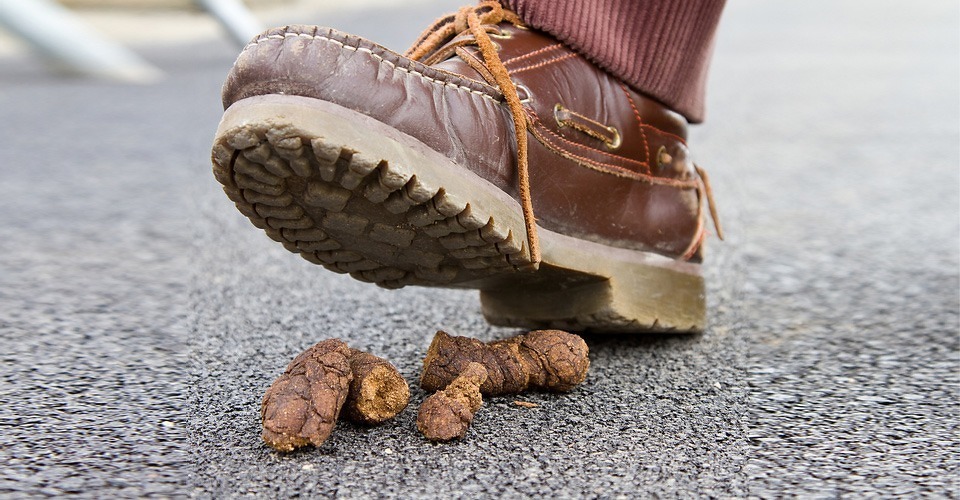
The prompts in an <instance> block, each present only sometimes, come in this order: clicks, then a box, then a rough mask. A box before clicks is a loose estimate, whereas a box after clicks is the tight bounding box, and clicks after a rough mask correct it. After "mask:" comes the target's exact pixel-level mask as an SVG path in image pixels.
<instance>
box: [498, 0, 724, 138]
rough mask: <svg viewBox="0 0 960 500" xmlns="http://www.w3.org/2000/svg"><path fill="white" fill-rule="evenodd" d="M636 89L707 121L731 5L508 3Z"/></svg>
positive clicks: (642, 0)
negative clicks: (714, 59)
mask: <svg viewBox="0 0 960 500" xmlns="http://www.w3.org/2000/svg"><path fill="white" fill-rule="evenodd" d="M501 2H503V3H504V5H506V6H507V7H509V8H511V9H512V10H514V11H515V12H516V13H517V14H519V16H520V18H521V19H523V21H524V22H525V23H527V24H529V25H530V26H532V27H534V28H537V29H540V30H543V31H546V32H547V33H550V34H551V35H553V36H555V37H556V38H557V39H559V40H560V41H562V42H564V43H565V44H567V45H569V46H570V47H571V48H573V49H574V50H576V51H577V52H580V53H581V54H583V55H584V56H586V57H587V58H588V59H590V60H592V61H593V62H594V63H596V64H597V65H598V66H600V67H601V68H603V69H605V70H607V71H609V72H610V73H611V74H613V75H614V76H616V77H618V78H620V79H621V80H623V81H624V82H626V83H627V84H628V85H630V86H631V87H633V88H634V89H636V90H637V91H638V92H641V93H643V94H645V95H648V96H650V97H653V98H655V99H657V100H659V101H661V102H663V103H664V104H666V105H667V106H669V107H670V108H671V109H673V110H674V111H676V112H678V113H680V114H682V115H683V116H685V117H686V118H687V120H689V121H691V122H693V123H699V122H701V121H703V115H704V110H703V108H704V91H705V88H706V80H707V67H708V66H709V63H710V56H711V53H712V51H713V37H714V33H715V32H716V28H717V24H718V22H719V21H720V13H721V11H722V10H723V5H724V2H725V0H501Z"/></svg>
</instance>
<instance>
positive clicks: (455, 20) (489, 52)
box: [406, 0, 540, 267]
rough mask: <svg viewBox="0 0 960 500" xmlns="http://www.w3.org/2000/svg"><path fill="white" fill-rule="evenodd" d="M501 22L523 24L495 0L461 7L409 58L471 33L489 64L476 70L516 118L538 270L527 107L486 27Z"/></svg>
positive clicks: (520, 173)
mask: <svg viewBox="0 0 960 500" xmlns="http://www.w3.org/2000/svg"><path fill="white" fill-rule="evenodd" d="M501 22H508V23H511V24H513V25H515V26H522V25H523V23H522V22H521V21H520V18H519V17H517V15H516V14H515V13H514V12H511V11H509V10H506V9H504V8H503V7H501V6H500V4H499V3H498V2H496V1H493V0H485V1H482V2H480V4H479V5H476V6H472V5H471V6H466V7H461V8H460V10H458V11H457V12H456V13H455V14H450V15H447V16H444V17H441V18H440V19H438V20H437V21H436V22H435V23H434V24H433V26H431V27H429V28H427V30H426V31H424V32H423V34H421V35H420V38H419V39H418V40H417V41H416V42H415V43H414V44H413V47H411V48H410V50H408V51H407V53H406V56H407V57H409V58H410V59H413V60H415V61H422V60H423V59H424V58H426V57H428V56H430V55H431V54H432V53H433V52H434V51H436V50H437V49H439V48H440V47H442V46H443V45H444V44H445V43H446V42H447V41H449V40H450V39H451V38H453V37H456V36H457V35H459V34H460V33H463V32H465V31H468V32H469V33H470V34H472V35H473V39H472V40H468V41H466V42H464V44H476V45H477V46H478V47H479V49H480V56H481V57H482V58H483V62H484V64H485V67H484V68H475V69H477V70H479V73H480V74H481V75H483V77H484V79H486V80H487V83H489V84H491V85H495V86H496V87H498V88H499V89H500V92H501V93H502V94H503V98H504V100H506V102H507V107H509V108H510V114H511V116H512V117H513V128H514V130H515V132H516V134H515V135H516V138H517V180H518V184H519V191H520V205H521V207H522V208H523V223H524V226H526V231H527V247H528V248H529V250H530V261H531V264H532V265H533V266H534V267H537V266H539V264H540V239H539V238H538V237H537V219H536V217H535V216H534V214H533V201H532V198H531V196H530V175H529V169H528V167H527V115H526V114H525V113H524V112H523V105H522V104H520V95H519V94H518V93H517V86H516V85H515V84H514V83H513V80H511V79H510V74H509V73H507V68H506V67H505V66H504V65H503V61H501V60H500V55H499V54H497V49H496V47H495V46H494V44H493V41H491V40H490V34H489V33H488V32H487V29H486V28H485V27H484V26H485V25H486V26H491V25H492V26H496V25H497V24H499V23H501Z"/></svg>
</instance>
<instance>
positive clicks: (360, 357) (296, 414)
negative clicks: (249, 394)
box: [260, 339, 410, 451]
mask: <svg viewBox="0 0 960 500" xmlns="http://www.w3.org/2000/svg"><path fill="white" fill-rule="evenodd" d="M409 399H410V388H409V387H408V386H407V383H406V381H405V380H404V379H403V377H401V376H400V373H399V372H397V370H396V368H394V367H393V365H391V364H390V363H389V362H387V361H386V360H384V359H382V358H378V357H376V356H374V355H372V354H368V353H365V352H362V351H358V350H356V349H351V348H350V347H348V346H347V344H345V343H343V342H342V341H341V340H338V339H329V340H324V341H323V342H320V343H318V344H316V345H314V346H313V347H311V348H309V349H307V350H306V351H304V352H303V353H301V354H300V355H299V356H297V357H296V358H294V360H293V361H291V362H290V364H289V365H287V369H286V371H284V372H283V374H282V375H280V377H279V378H277V380H275V381H274V382H273V384H272V385H271V386H270V388H269V389H267V392H266V394H265V395H264V396H263V403H262V405H261V407H260V417H261V419H262V422H263V434H262V436H263V440H264V442H266V443H267V445H269V446H271V447H272V448H275V449H277V450H280V451H292V450H294V449H297V448H300V447H303V446H306V445H308V444H312V445H314V446H320V445H321V444H322V443H323V442H324V441H326V440H327V438H328V437H330V433H331V432H332V431H333V427H334V425H336V422H337V419H338V417H339V416H340V413H341V411H343V415H344V417H346V418H349V419H351V420H354V421H357V422H362V423H368V424H374V423H380V422H383V421H385V420H388V419H390V418H393V417H394V416H395V415H397V414H398V413H400V411H401V410H403V409H404V408H405V407H406V406H407V402H408V401H409Z"/></svg>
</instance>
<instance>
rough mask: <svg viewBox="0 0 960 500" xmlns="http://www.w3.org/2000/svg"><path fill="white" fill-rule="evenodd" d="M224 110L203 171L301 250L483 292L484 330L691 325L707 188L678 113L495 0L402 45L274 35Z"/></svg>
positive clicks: (230, 88) (344, 267) (373, 271)
mask: <svg viewBox="0 0 960 500" xmlns="http://www.w3.org/2000/svg"><path fill="white" fill-rule="evenodd" d="M223 105H224V108H225V109H226V112H225V113H224V116H223V120H222V121H221V123H220V127H219V129H218V131H217V137H216V141H215V143H214V146H213V161H214V174H215V175H216V177H217V179H218V180H219V181H220V182H221V183H222V184H223V186H224V191H226V193H227V195H228V196H229V197H230V199H231V200H233V201H234V202H235V203H236V205H237V208H238V209H240V211H241V212H243V214H244V215H246V216H247V217H249V218H250V220H251V221H252V222H253V224H254V225H255V226H257V227H259V228H261V229H263V230H264V231H266V233H267V234H268V235H269V236H270V237H271V238H273V239H274V240H276V241H278V242H280V243H282V244H283V245H284V246H285V247H286V248H287V249H289V250H290V251H292V252H297V253H299V254H300V255H302V256H303V257H304V258H305V259H307V260H309V261H311V262H314V263H317V264H321V265H323V266H324V267H326V268H327V269H330V270H332V271H336V272H340V273H350V275H351V276H353V277H354V278H356V279H359V280H362V281H368V282H373V283H376V284H378V285H380V286H383V287H387V288H397V287H402V286H405V285H426V286H444V287H460V288H477V289H480V290H481V299H482V303H483V312H484V315H485V316H486V317H487V319H488V320H489V321H490V322H492V323H495V324H500V325H518V326H526V327H534V328H545V327H552V328H565V329H573V330H599V331H630V332H634V331H651V330H655V331H664V330H670V331H700V330H702V329H703V327H704V323H705V300H704V285H703V279H702V277H701V275H700V260H701V249H702V246H703V241H704V237H705V234H706V228H705V214H704V210H705V208H706V207H707V203H706V198H707V197H708V196H709V189H708V188H707V186H706V185H705V181H706V176H705V174H704V173H703V172H702V171H701V170H699V169H698V168H697V167H696V166H694V165H693V164H692V163H691V162H690V160H689V155H688V151H687V147H686V144H685V137H686V121H685V120H684V119H683V117H681V116H680V115H678V114H676V113H674V112H672V111H670V110H668V109H666V108H665V107H664V106H663V105H661V104H659V103H657V102H655V101H653V100H652V99H650V98H647V97H644V96H642V95H640V94H638V93H636V92H634V91H633V90H631V89H630V88H628V87H627V86H626V85H624V84H623V83H621V82H619V81H617V80H616V79H614V78H613V77H611V76H610V75H608V74H607V73H605V72H604V71H602V70H600V69H598V68H597V67H596V66H594V65H593V64H591V63H590V62H589V61H587V60H586V59H584V58H583V57H581V56H580V55H578V54H577V53H575V52H572V51H571V50H570V49H568V48H567V47H565V46H564V45H562V44H561V43H558V42H557V41H556V40H555V39H553V38H551V37H550V36H549V35H546V34H544V33H541V32H537V31H534V30H531V29H529V28H527V27H525V26H523V24H522V23H521V21H520V20H519V19H518V18H517V16H516V15H515V14H513V13H512V12H509V11H506V10H503V9H501V7H500V6H499V4H497V3H496V2H484V3H482V4H481V5H480V6H476V7H465V8H464V9H461V10H460V11H459V12H458V13H457V14H456V15H451V16H448V17H446V18H442V19H440V20H438V21H437V23H436V24H434V26H432V27H431V28H430V29H428V30H427V31H426V32H425V33H424V34H423V35H422V36H421V38H420V40H419V41H418V42H417V43H416V44H415V46H414V47H413V48H412V49H411V50H410V51H409V52H408V53H407V55H406V56H401V55H399V54H397V53H394V52H391V51H389V50H387V49H385V48H383V47H381V46H379V45H376V44H374V43H372V42H369V41H367V40H364V39H362V38H358V37H355V36H352V35H348V34H344V33H340V32H338V31H335V30H332V29H326V28H319V27H313V26H286V27H283V28H276V29H272V30H270V31H267V32H266V33H263V34H262V35H260V36H259V37H257V38H256V39H255V40H254V41H253V42H251V43H250V44H249V45H248V46H247V47H246V48H245V49H244V50H243V52H242V53H241V54H240V57H239V58H238V60H237V62H236V64H235V65H234V67H233V69H232V71H231V72H230V75H229V76H228V78H227V81H226V83H225V85H224V88H223ZM518 131H519V133H518ZM710 207H711V208H712V204H710ZM718 232H719V227H718Z"/></svg>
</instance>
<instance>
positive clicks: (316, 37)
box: [243, 33, 500, 104]
mask: <svg viewBox="0 0 960 500" xmlns="http://www.w3.org/2000/svg"><path fill="white" fill-rule="evenodd" d="M287 38H308V39H312V40H326V41H328V42H333V43H334V44H336V45H339V46H340V47H342V48H344V49H347V50H353V51H355V52H366V53H367V54H370V55H371V56H372V57H373V58H374V59H377V60H379V61H380V62H382V63H384V64H386V65H388V66H390V67H392V68H393V69H394V70H400V71H403V72H405V73H410V74H414V75H417V76H419V77H420V78H421V79H423V80H426V81H429V82H432V83H434V84H438V85H440V86H442V87H453V88H456V89H460V90H466V91H467V92H470V93H471V94H476V95H478V96H480V97H483V98H484V99H490V101H491V102H494V103H496V104H500V101H498V100H497V99H495V98H494V97H493V96H491V95H490V94H487V93H484V92H480V91H479V90H474V89H471V88H470V87H464V86H462V85H457V84H456V83H451V82H445V81H443V80H437V79H435V78H430V77H429V76H427V75H425V74H423V73H420V72H419V71H416V70H413V69H410V68H404V67H403V66H399V65H397V64H396V63H394V62H392V61H388V60H386V59H384V58H383V56H381V55H379V54H377V53H375V52H373V51H372V50H370V49H368V48H365V47H354V46H352V45H347V44H345V43H343V42H341V41H340V40H336V39H333V38H330V37H326V36H323V35H311V34H309V33H284V34H282V35H268V36H265V37H261V38H258V39H257V40H256V41H253V42H251V43H249V44H247V46H246V47H244V49H243V50H244V51H245V50H247V49H248V48H250V47H254V46H257V45H260V43H261V42H263V41H266V40H271V39H272V40H285V39H287Z"/></svg>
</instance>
